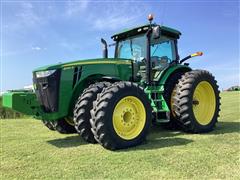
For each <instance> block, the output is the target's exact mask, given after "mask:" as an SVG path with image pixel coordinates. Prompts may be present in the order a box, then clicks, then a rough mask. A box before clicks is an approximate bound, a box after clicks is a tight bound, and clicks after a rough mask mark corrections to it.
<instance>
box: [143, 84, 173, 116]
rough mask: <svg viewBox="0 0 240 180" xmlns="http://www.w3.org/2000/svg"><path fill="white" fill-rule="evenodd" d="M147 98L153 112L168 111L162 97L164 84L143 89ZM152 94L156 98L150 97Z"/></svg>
mask: <svg viewBox="0 0 240 180" xmlns="http://www.w3.org/2000/svg"><path fill="white" fill-rule="evenodd" d="M144 92H145V93H146V94H147V96H148V99H149V100H150V101H151V106H152V108H153V111H154V112H169V108H168V105H167V103H166V101H165V99H164V97H163V93H164V86H163V85H161V86H147V87H146V88H145V89H144ZM152 95H154V96H155V95H156V99H153V98H152Z"/></svg>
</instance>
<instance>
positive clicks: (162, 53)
mask: <svg viewBox="0 0 240 180" xmlns="http://www.w3.org/2000/svg"><path fill="white" fill-rule="evenodd" d="M151 56H152V57H158V58H160V59H161V58H167V59H168V61H173V60H175V58H176V57H175V54H174V44H173V41H171V40H170V41H169V40H168V41H161V42H158V43H155V44H152V45H151Z"/></svg>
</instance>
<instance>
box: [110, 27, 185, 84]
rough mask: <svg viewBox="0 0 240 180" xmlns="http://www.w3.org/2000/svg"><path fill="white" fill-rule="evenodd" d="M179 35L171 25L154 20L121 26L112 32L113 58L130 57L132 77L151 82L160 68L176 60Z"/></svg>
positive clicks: (162, 68)
mask: <svg viewBox="0 0 240 180" xmlns="http://www.w3.org/2000/svg"><path fill="white" fill-rule="evenodd" d="M150 31H151V32H150ZM149 32H150V33H149ZM148 34H149V35H148ZM180 35H181V33H180V32H179V31H177V30H175V29H172V28H168V27H165V26H159V25H157V24H148V25H144V26H139V27H136V28H133V29H129V30H125V31H123V32H120V33H117V34H115V35H113V36H112V39H113V40H114V41H116V49H115V58H123V59H131V60H132V62H133V80H134V81H144V82H147V81H151V82H152V81H153V82H154V80H156V79H157V77H158V76H159V74H160V72H161V71H163V70H164V69H166V68H168V67H169V66H170V65H171V64H174V63H177V62H178V60H179V55H178V51H177V39H178V38H179V36H180ZM148 65H149V67H148ZM148 73H149V76H150V79H149V80H148V79H147V76H148V75H147V74H148Z"/></svg>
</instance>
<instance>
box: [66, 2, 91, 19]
mask: <svg viewBox="0 0 240 180" xmlns="http://www.w3.org/2000/svg"><path fill="white" fill-rule="evenodd" d="M88 4H89V1H77V2H76V1H67V5H66V11H65V15H66V16H67V17H72V16H75V15H79V13H81V12H83V11H84V10H86V9H87V7H88Z"/></svg>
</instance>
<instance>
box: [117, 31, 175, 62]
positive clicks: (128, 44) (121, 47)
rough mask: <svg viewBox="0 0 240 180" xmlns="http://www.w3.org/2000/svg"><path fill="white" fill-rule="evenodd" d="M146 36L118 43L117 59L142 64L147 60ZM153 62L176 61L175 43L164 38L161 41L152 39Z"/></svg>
mask: <svg viewBox="0 0 240 180" xmlns="http://www.w3.org/2000/svg"><path fill="white" fill-rule="evenodd" d="M146 41H147V40H146V36H145V35H140V36H134V37H130V38H128V39H124V40H121V41H119V42H118V43H117V48H116V58H125V59H132V60H134V61H135V62H141V61H143V60H144V59H146V49H147V48H146ZM151 60H152V61H161V60H164V61H167V62H168V63H169V62H171V61H173V60H176V53H175V45H174V41H173V40H171V39H169V38H166V37H164V36H162V37H161V38H159V39H151Z"/></svg>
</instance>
